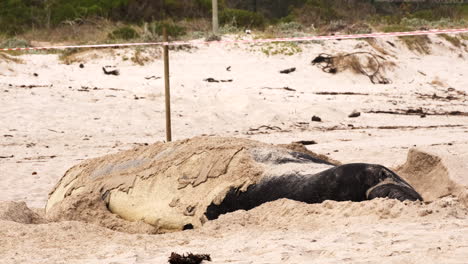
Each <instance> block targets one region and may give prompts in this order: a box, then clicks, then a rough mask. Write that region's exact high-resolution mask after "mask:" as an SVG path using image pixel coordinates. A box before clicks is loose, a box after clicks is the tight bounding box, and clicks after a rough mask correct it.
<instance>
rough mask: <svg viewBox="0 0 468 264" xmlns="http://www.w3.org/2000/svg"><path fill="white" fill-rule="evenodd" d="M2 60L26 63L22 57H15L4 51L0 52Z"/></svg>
mask: <svg viewBox="0 0 468 264" xmlns="http://www.w3.org/2000/svg"><path fill="white" fill-rule="evenodd" d="M0 61H6V62H14V63H21V64H22V63H24V61H23V60H22V59H20V58H15V57H12V56H10V55H8V54H5V53H3V52H0Z"/></svg>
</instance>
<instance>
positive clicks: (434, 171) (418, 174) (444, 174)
mask: <svg viewBox="0 0 468 264" xmlns="http://www.w3.org/2000/svg"><path fill="white" fill-rule="evenodd" d="M453 167H456V166H453ZM449 168H450V167H447V166H446V162H444V158H442V157H440V156H438V155H437V154H434V153H431V152H430V151H425V150H420V149H410V150H409V152H408V157H407V160H406V162H405V163H404V164H402V165H401V166H398V167H397V168H396V170H395V171H396V172H397V173H398V174H400V175H401V176H402V177H404V178H405V179H407V180H408V181H409V182H410V184H411V185H412V186H413V187H414V188H415V189H416V190H417V191H418V192H419V193H420V194H421V196H422V197H423V198H424V200H426V201H434V200H436V199H438V198H441V197H445V196H449V195H454V196H458V198H459V199H460V201H461V203H462V204H463V205H464V206H466V207H468V191H467V186H464V185H463V182H460V181H457V178H458V176H459V175H458V174H466V173H465V172H464V170H465V169H463V168H462V170H455V169H449Z"/></svg>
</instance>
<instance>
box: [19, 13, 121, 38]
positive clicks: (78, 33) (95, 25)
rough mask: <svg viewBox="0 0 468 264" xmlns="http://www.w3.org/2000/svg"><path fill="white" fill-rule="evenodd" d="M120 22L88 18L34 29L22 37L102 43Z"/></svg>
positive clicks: (21, 36)
mask: <svg viewBox="0 0 468 264" xmlns="http://www.w3.org/2000/svg"><path fill="white" fill-rule="evenodd" d="M118 26H119V24H118V23H117V24H116V23H114V22H111V21H108V20H104V19H100V20H87V21H86V22H84V23H83V24H76V23H68V24H62V25H60V26H58V27H56V28H52V29H46V28H44V29H39V30H32V31H29V32H27V33H25V34H23V35H20V36H19V37H20V38H23V39H28V40H34V41H37V42H49V43H66V42H73V43H102V42H105V41H107V39H108V34H109V33H110V32H112V30H114V29H115V28H117V27H118Z"/></svg>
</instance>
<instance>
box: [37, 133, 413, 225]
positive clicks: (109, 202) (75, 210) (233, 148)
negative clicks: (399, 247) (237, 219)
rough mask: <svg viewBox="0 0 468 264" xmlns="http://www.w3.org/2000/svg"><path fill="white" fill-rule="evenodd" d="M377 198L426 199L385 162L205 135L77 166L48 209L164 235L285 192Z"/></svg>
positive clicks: (55, 216)
mask: <svg viewBox="0 0 468 264" xmlns="http://www.w3.org/2000/svg"><path fill="white" fill-rule="evenodd" d="M293 148H294V149H293ZM377 197H388V198H395V199H399V200H422V198H421V196H420V195H419V194H418V193H417V192H416V191H415V190H414V189H413V188H412V187H411V186H410V185H409V184H408V183H407V182H405V181H404V180H403V179H402V178H400V177H399V176H398V175H396V174H395V173H394V172H392V171H391V170H389V169H387V168H385V167H383V166H380V165H372V164H361V163H359V164H346V165H340V166H337V162H334V161H331V160H328V159H327V158H326V157H323V156H320V155H316V154H314V153H312V152H310V151H308V150H307V149H305V148H304V147H301V145H289V146H275V145H270V144H265V143H261V142H257V141H251V140H247V139H237V138H219V137H198V138H193V139H189V140H183V141H177V142H171V143H166V144H164V143H156V144H153V145H150V146H143V147H139V148H136V149H133V150H129V151H124V152H120V153H117V154H113V155H108V156H104V157H101V158H95V159H91V160H87V161H84V162H83V163H81V164H79V165H76V166H74V167H72V168H71V169H69V170H68V171H67V172H66V173H65V175H64V176H63V177H62V179H61V180H60V181H59V182H58V184H57V185H56V187H55V188H54V189H53V190H52V192H51V193H50V196H49V200H48V202H47V206H46V214H47V217H48V218H49V220H52V221H58V220H79V221H85V222H91V223H96V224H99V225H103V226H106V227H108V228H111V229H114V230H118V231H125V232H129V233H160V232H169V231H177V230H183V229H190V228H197V227H200V226H201V225H203V224H204V223H205V222H206V221H208V220H212V219H216V218H217V217H218V216H219V215H221V214H224V213H227V212H232V211H235V210H238V209H245V210H249V209H252V208H254V207H256V206H258V205H260V204H262V203H265V202H268V201H273V200H277V199H280V198H289V199H292V200H297V201H303V202H307V203H319V202H322V201H324V200H336V201H345V200H350V201H363V200H368V199H373V198H377Z"/></svg>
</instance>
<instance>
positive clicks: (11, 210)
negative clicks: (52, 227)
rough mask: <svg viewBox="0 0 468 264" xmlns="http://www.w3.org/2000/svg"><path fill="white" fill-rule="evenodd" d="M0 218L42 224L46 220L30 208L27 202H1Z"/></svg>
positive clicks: (22, 222)
mask: <svg viewBox="0 0 468 264" xmlns="http://www.w3.org/2000/svg"><path fill="white" fill-rule="evenodd" d="M0 220H3V221H13V222H16V223H21V224H42V223H45V222H46V220H45V219H44V218H43V217H42V216H41V215H39V214H38V213H36V212H34V211H32V210H31V209H29V208H28V206H27V205H26V203H25V202H13V201H3V202H0Z"/></svg>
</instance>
